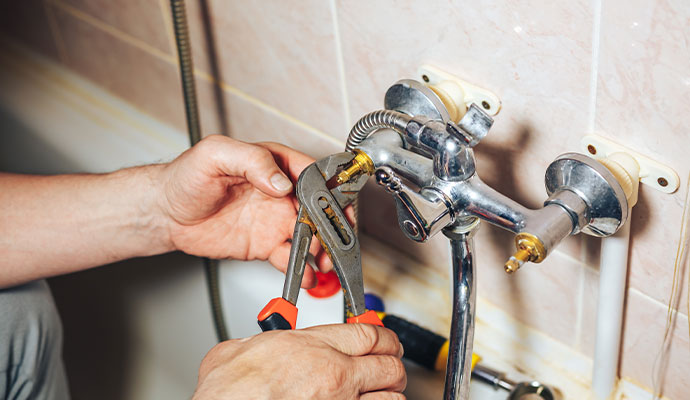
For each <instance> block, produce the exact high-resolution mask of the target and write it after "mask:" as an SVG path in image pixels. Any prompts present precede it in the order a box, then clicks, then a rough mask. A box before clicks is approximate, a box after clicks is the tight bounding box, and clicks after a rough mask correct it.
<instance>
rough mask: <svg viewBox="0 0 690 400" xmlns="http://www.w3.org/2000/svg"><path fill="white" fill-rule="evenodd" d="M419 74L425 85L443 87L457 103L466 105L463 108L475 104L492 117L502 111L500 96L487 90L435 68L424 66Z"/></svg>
mask: <svg viewBox="0 0 690 400" xmlns="http://www.w3.org/2000/svg"><path fill="white" fill-rule="evenodd" d="M417 74H418V76H419V77H420V78H422V81H424V83H425V84H427V85H429V86H434V87H441V88H442V89H444V90H445V91H446V92H447V93H448V94H449V95H450V96H451V97H452V98H453V100H454V101H455V102H456V103H464V107H463V108H467V107H469V106H470V104H472V103H475V104H477V106H479V107H481V108H482V110H483V111H484V112H486V113H487V114H489V115H491V116H494V115H496V114H498V112H499V111H501V99H499V98H498V96H496V95H495V94H493V93H491V92H490V91H488V90H486V89H483V88H480V87H479V86H476V85H473V84H471V83H469V82H466V81H463V80H462V79H460V78H457V77H455V76H453V75H451V74H449V73H447V72H444V71H441V70H440V69H438V68H436V67H434V66H431V65H422V66H421V67H419V69H418V70H417ZM458 88H459V90H458ZM463 113H464V111H463Z"/></svg>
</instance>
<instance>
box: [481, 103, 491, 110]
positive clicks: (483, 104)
mask: <svg viewBox="0 0 690 400" xmlns="http://www.w3.org/2000/svg"><path fill="white" fill-rule="evenodd" d="M482 107H484V109H485V110H490V109H491V104H489V103H487V102H486V101H482Z"/></svg>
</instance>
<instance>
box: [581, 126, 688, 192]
mask: <svg viewBox="0 0 690 400" xmlns="http://www.w3.org/2000/svg"><path fill="white" fill-rule="evenodd" d="M580 147H581V148H582V151H583V152H584V153H585V154H587V155H589V156H590V157H592V158H594V159H595V160H599V159H602V158H606V157H608V156H610V155H611V154H614V153H627V154H629V155H630V156H632V157H633V158H635V160H636V161H637V163H638V164H640V182H641V183H644V184H645V185H649V186H651V187H652V188H654V189H656V190H658V191H660V192H664V193H673V192H675V191H676V190H677V189H678V186H679V185H680V179H679V178H678V174H676V171H674V170H673V169H672V168H670V167H667V166H666V165H664V164H661V163H660V162H657V161H654V160H652V159H651V158H649V157H647V156H645V155H642V154H640V153H638V152H636V151H634V150H630V149H629V148H627V147H624V146H621V145H620V144H618V143H615V142H613V141H611V140H609V139H606V138H603V137H601V136H597V135H586V136H585V137H583V138H582V140H581V141H580Z"/></svg>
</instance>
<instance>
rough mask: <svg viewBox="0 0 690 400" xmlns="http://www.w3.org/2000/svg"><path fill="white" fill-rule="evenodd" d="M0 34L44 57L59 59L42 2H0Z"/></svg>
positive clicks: (32, 0) (31, 0)
mask: <svg viewBox="0 0 690 400" xmlns="http://www.w3.org/2000/svg"><path fill="white" fill-rule="evenodd" d="M0 32H3V33H4V34H6V35H7V36H9V37H10V38H12V39H14V40H18V41H19V42H21V43H23V44H24V45H26V46H28V47H30V48H31V49H33V50H34V51H37V52H39V53H41V54H43V55H45V56H48V57H50V58H53V59H55V60H59V59H60V57H59V53H58V48H57V45H56V42H55V39H54V38H53V34H52V31H51V29H50V21H49V19H48V15H47V13H46V8H45V7H44V6H43V1H42V0H22V1H3V2H0Z"/></svg>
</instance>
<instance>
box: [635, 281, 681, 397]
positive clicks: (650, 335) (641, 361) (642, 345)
mask: <svg viewBox="0 0 690 400" xmlns="http://www.w3.org/2000/svg"><path fill="white" fill-rule="evenodd" d="M665 323H666V307H664V306H663V305H661V304H659V303H657V302H655V301H652V300H650V299H649V298H648V297H646V296H644V295H641V294H639V293H637V292H636V291H630V292H628V300H627V306H626V314H625V328H624V329H625V334H624V338H623V354H622V361H621V375H622V376H629V377H632V378H633V379H634V380H635V381H637V382H640V383H642V384H643V385H645V386H647V387H649V388H652V386H653V382H652V371H653V368H654V365H655V363H657V361H656V359H657V356H658V354H659V350H660V349H661V343H662V339H663V335H664V327H665ZM671 338H672V339H671V341H670V347H669V348H668V354H667V356H668V357H666V356H665V357H664V358H662V359H663V360H665V361H664V362H658V364H659V365H660V366H662V371H664V373H662V376H663V379H661V380H659V382H661V383H660V384H659V386H658V387H660V388H663V392H662V393H663V394H664V395H665V396H668V398H670V399H674V400H676V399H686V398H687V396H688V393H690V380H688V362H689V360H690V343H689V342H688V318H687V317H686V316H685V315H678V318H677V320H676V323H675V326H674V329H673V331H672V333H671Z"/></svg>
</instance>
